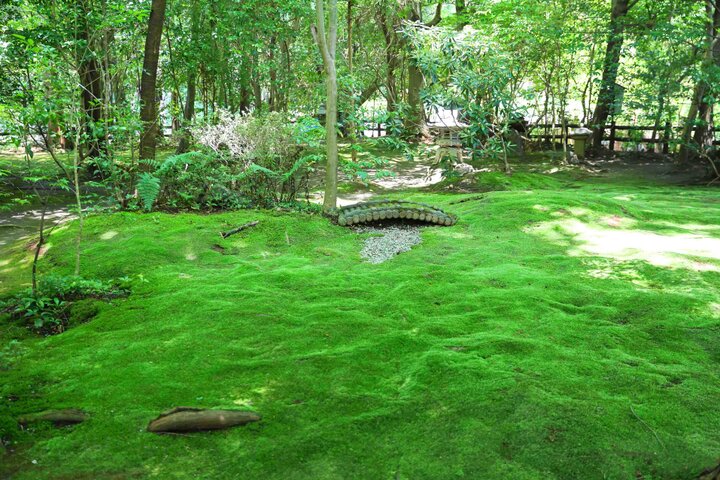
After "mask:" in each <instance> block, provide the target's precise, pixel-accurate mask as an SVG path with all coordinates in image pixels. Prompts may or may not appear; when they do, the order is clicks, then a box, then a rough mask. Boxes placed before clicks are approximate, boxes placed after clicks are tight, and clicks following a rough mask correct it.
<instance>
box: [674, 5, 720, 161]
mask: <svg viewBox="0 0 720 480" xmlns="http://www.w3.org/2000/svg"><path fill="white" fill-rule="evenodd" d="M705 4H706V7H705V8H706V11H707V16H708V19H707V39H706V46H705V55H704V58H703V62H702V65H701V66H700V78H699V79H698V81H697V83H696V84H695V89H694V90H693V96H692V103H691V104H690V111H689V112H688V116H687V118H686V119H685V125H684V128H683V133H682V144H681V146H680V161H681V162H687V161H688V160H690V157H691V153H692V152H693V151H694V150H700V151H702V150H703V149H704V148H706V147H710V146H712V141H713V138H712V125H713V122H712V116H713V103H714V102H713V101H712V99H711V97H712V95H711V91H712V89H713V83H714V82H713V80H712V77H713V75H712V71H713V70H714V69H717V68H718V67H720V3H717V2H716V1H715V0H705ZM693 128H694V129H695V134H694V135H693Z"/></svg>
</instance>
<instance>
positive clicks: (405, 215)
mask: <svg viewBox="0 0 720 480" xmlns="http://www.w3.org/2000/svg"><path fill="white" fill-rule="evenodd" d="M337 213H338V217H337V222H338V224H339V225H342V226H343V227H345V226H351V225H359V224H364V223H374V222H380V221H383V220H389V221H403V220H404V221H408V222H424V223H430V224H434V225H446V226H451V225H455V222H457V217H455V216H454V215H450V214H449V213H445V212H443V211H442V210H440V209H439V208H437V207H433V206H432V205H427V204H425V203H417V202H406V201H403V200H374V201H370V202H364V203H356V204H355V205H348V206H346V207H342V208H339V209H338V211H337Z"/></svg>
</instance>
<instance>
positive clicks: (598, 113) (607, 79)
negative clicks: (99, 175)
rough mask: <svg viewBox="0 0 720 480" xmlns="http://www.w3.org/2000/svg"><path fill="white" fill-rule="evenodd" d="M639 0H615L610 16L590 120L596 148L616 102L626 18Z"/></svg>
mask: <svg viewBox="0 0 720 480" xmlns="http://www.w3.org/2000/svg"><path fill="white" fill-rule="evenodd" d="M636 2H637V0H635V1H633V0H613V3H612V13H611V16H610V35H609V37H608V41H607V50H606V51H605V61H604V63H603V74H602V81H601V82H600V93H599V95H598V101H597V105H596V106H595V113H594V114H593V118H592V120H591V121H590V124H591V126H592V129H593V145H594V147H595V148H596V149H599V148H600V147H601V146H602V141H603V134H604V131H605V124H606V123H607V120H608V117H609V116H610V114H611V112H612V108H613V106H614V104H615V94H616V92H615V84H616V82H617V76H618V70H619V69H620V56H621V54H622V47H623V43H624V41H625V18H626V17H627V13H628V11H629V10H630V8H631V7H632V6H633V5H634V4H635V3H636Z"/></svg>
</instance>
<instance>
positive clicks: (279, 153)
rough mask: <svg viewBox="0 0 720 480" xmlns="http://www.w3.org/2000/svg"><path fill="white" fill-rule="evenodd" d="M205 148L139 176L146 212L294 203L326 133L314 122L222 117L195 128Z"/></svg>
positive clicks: (305, 188)
mask: <svg viewBox="0 0 720 480" xmlns="http://www.w3.org/2000/svg"><path fill="white" fill-rule="evenodd" d="M194 133H195V136H196V137H197V140H198V143H199V144H200V145H201V148H202V150H201V151H197V152H191V153H186V154H182V155H175V156H172V157H170V158H168V159H167V160H165V161H164V162H162V163H159V164H153V165H152V166H153V167H155V170H154V172H153V173H152V174H149V173H147V174H143V175H141V176H140V177H139V180H138V185H137V190H138V195H139V196H140V199H141V201H142V203H143V206H144V207H145V208H146V209H149V208H150V207H151V206H152V205H153V204H154V205H156V206H157V207H158V208H162V209H168V210H217V209H235V208H244V207H263V208H268V207H274V206H277V205H281V204H284V205H286V204H292V203H295V202H297V199H298V197H299V196H301V194H302V193H303V192H305V193H306V194H307V191H308V180H309V175H310V173H311V172H312V171H313V170H314V166H315V164H316V162H317V161H318V160H320V159H321V158H322V157H321V156H320V155H318V154H317V153H316V150H317V149H318V148H319V145H320V140H321V139H322V137H323V135H324V130H323V129H322V127H321V126H320V125H319V123H318V122H317V120H315V119H313V118H300V119H297V120H296V121H294V122H293V121H290V119H289V118H288V117H287V116H286V115H283V114H280V113H270V114H266V115H262V116H241V115H231V114H228V113H222V114H221V115H220V120H219V122H218V123H216V124H214V125H206V126H203V127H200V128H198V129H196V130H195V132H194Z"/></svg>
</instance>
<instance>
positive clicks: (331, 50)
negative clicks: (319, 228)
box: [312, 0, 338, 211]
mask: <svg viewBox="0 0 720 480" xmlns="http://www.w3.org/2000/svg"><path fill="white" fill-rule="evenodd" d="M315 13H316V14H317V22H316V24H315V26H314V27H313V30H312V32H313V36H314V37H315V41H316V43H317V44H318V48H319V49H320V54H321V55H322V59H323V65H324V67H325V83H326V88H327V99H326V101H325V112H326V118H325V130H326V135H327V140H326V143H327V165H326V167H325V198H324V200H323V208H324V209H325V211H328V210H330V209H333V208H335V207H336V206H337V171H338V145H337V142H338V138H337V137H338V136H337V110H338V107H337V97H338V92H337V68H336V65H335V51H336V48H337V29H338V8H337V0H328V25H327V28H326V27H325V0H315Z"/></svg>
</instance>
